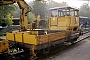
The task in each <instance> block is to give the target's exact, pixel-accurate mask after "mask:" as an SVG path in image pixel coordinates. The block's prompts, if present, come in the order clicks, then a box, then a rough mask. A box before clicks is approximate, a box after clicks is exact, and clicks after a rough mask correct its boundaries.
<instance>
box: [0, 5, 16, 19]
mask: <svg viewBox="0 0 90 60" xmlns="http://www.w3.org/2000/svg"><path fill="white" fill-rule="evenodd" d="M16 9H17V6H16V5H14V4H13V5H3V6H0V18H5V17H6V15H7V14H8V13H11V15H14V14H13V13H14V12H15V11H16Z"/></svg>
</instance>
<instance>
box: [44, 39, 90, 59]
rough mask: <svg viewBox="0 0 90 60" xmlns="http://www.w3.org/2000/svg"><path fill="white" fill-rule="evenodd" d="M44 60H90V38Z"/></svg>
mask: <svg viewBox="0 0 90 60" xmlns="http://www.w3.org/2000/svg"><path fill="white" fill-rule="evenodd" d="M42 60H90V38H88V39H85V40H83V41H81V42H79V43H77V44H75V45H72V46H69V47H68V48H65V49H64V50H62V51H60V52H58V53H57V54H55V55H52V56H51V57H48V58H44V59H42Z"/></svg>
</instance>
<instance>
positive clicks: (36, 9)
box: [32, 0, 47, 19]
mask: <svg viewBox="0 0 90 60" xmlns="http://www.w3.org/2000/svg"><path fill="white" fill-rule="evenodd" d="M32 7H33V10H32V12H33V13H35V16H36V17H37V16H38V14H39V15H40V16H41V18H42V19H43V18H45V13H47V4H46V1H44V0H41V1H37V0H35V1H33V6H32Z"/></svg>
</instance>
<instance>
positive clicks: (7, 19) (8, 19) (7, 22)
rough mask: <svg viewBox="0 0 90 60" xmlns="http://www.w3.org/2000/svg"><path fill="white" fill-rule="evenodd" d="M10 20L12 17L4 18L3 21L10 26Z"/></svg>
mask: <svg viewBox="0 0 90 60" xmlns="http://www.w3.org/2000/svg"><path fill="white" fill-rule="evenodd" d="M11 21H12V18H8V17H7V18H5V22H6V24H7V26H10V25H11Z"/></svg>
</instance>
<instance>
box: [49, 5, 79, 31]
mask: <svg viewBox="0 0 90 60" xmlns="http://www.w3.org/2000/svg"><path fill="white" fill-rule="evenodd" d="M49 14H50V15H49V29H50V30H71V31H76V30H77V29H78V27H79V10H78V9H75V8H72V7H67V6H63V7H55V8H50V9H49Z"/></svg>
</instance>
